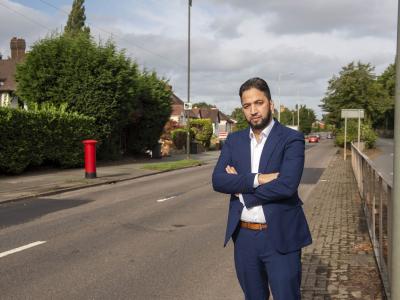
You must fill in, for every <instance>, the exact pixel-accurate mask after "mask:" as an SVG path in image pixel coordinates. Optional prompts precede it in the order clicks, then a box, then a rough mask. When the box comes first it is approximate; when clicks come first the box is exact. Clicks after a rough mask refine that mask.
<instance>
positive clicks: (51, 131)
mask: <svg viewBox="0 0 400 300" xmlns="http://www.w3.org/2000/svg"><path fill="white" fill-rule="evenodd" d="M94 127H95V119H94V118H90V117H86V116H82V115H79V114H77V113H66V112H63V111H59V112H56V111H53V110H51V109H47V110H33V111H25V110H19V109H13V108H0V140H1V144H0V172H2V173H13V174H18V173H21V172H22V171H24V170H25V169H26V168H27V167H28V166H29V165H31V166H40V165H42V164H43V163H51V164H53V165H57V166H61V167H74V166H80V165H82V164H83V145H82V140H84V139H88V138H96V136H95V135H94V133H93V131H94Z"/></svg>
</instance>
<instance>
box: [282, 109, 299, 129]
mask: <svg viewBox="0 0 400 300" xmlns="http://www.w3.org/2000/svg"><path fill="white" fill-rule="evenodd" d="M296 116H297V113H296ZM281 123H282V124H283V125H289V126H291V125H293V124H294V125H296V124H297V120H294V111H292V110H289V109H288V108H287V107H285V108H284V109H283V110H282V111H281Z"/></svg>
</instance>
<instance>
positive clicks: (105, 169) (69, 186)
mask: <svg viewBox="0 0 400 300" xmlns="http://www.w3.org/2000/svg"><path fill="white" fill-rule="evenodd" d="M218 156H219V151H209V152H203V153H200V154H191V155H190V158H192V159H197V160H200V161H202V162H203V163H204V164H207V163H210V162H215V161H216V160H217V159H218ZM185 158H186V154H177V155H173V156H170V157H164V158H162V159H141V160H134V159H131V160H125V161H122V162H115V163H108V164H101V163H100V165H99V166H98V167H97V178H95V179H85V178H84V177H85V170H84V169H83V168H77V169H68V170H60V169H57V170H56V169H51V170H47V171H36V172H26V173H24V174H22V175H15V176H0V203H2V202H7V201H13V200H19V199H25V198H30V197H35V196H44V195H51V194H54V193H59V192H62V191H69V190H76V189H80V188H84V187H88V186H96V185H102V184H107V183H114V182H118V181H123V180H129V179H134V178H138V177H143V176H147V175H150V174H156V173H160V172H159V171H152V170H144V169H142V167H143V165H144V164H151V163H159V162H165V161H176V160H181V159H185Z"/></svg>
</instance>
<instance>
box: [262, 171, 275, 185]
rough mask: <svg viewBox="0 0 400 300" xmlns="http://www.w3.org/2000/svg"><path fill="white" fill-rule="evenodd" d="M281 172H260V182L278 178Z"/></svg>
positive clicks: (263, 182)
mask: <svg viewBox="0 0 400 300" xmlns="http://www.w3.org/2000/svg"><path fill="white" fill-rule="evenodd" d="M278 176H279V173H268V174H258V183H259V184H260V185H261V184H265V183H268V182H270V181H272V180H274V179H276V178H278Z"/></svg>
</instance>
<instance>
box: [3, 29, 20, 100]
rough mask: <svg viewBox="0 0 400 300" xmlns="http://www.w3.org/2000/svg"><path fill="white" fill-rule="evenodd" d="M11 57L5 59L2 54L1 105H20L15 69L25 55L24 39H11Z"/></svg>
mask: <svg viewBox="0 0 400 300" xmlns="http://www.w3.org/2000/svg"><path fill="white" fill-rule="evenodd" d="M10 48H11V57H9V58H8V59H3V58H2V56H1V55H0V106H3V107H4V106H10V107H15V108H16V107H19V103H18V97H17V96H16V95H15V91H16V82H15V71H16V66H17V63H19V62H21V61H22V60H23V59H24V57H25V49H26V43H25V40H24V39H18V38H16V37H14V38H12V39H11V41H10Z"/></svg>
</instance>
